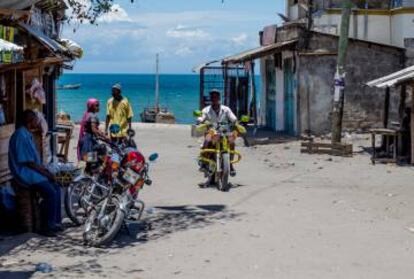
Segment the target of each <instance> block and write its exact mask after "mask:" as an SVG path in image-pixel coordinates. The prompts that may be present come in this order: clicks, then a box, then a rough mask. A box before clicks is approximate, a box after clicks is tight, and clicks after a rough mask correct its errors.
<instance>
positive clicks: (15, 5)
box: [0, 0, 40, 10]
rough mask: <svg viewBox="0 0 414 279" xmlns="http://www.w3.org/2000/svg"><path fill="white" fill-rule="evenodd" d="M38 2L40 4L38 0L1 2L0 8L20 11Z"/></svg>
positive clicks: (5, 0) (4, 0)
mask: <svg viewBox="0 0 414 279" xmlns="http://www.w3.org/2000/svg"><path fill="white" fill-rule="evenodd" d="M38 2H40V0H1V1H0V8H2V9H14V10H22V9H26V8H29V7H31V6H32V5H35V4H36V3H38Z"/></svg>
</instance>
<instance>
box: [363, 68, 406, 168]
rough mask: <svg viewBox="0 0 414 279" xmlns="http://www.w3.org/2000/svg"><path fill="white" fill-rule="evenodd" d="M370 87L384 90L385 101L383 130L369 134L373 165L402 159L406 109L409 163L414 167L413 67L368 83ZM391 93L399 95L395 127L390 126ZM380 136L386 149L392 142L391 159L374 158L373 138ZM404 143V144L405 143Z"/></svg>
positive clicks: (375, 130) (376, 130) (374, 130)
mask: <svg viewBox="0 0 414 279" xmlns="http://www.w3.org/2000/svg"><path fill="white" fill-rule="evenodd" d="M367 85H368V86H370V87H376V88H380V89H385V101H384V128H382V129H373V130H372V131H371V134H372V136H373V148H374V153H373V157H372V161H373V163H375V162H377V161H384V160H385V162H393V163H398V162H400V161H401V159H402V158H403V157H404V156H403V154H401V146H402V145H403V144H404V139H403V136H402V133H403V132H402V129H401V128H402V127H401V126H402V123H403V119H404V117H405V115H404V114H405V110H406V108H410V109H411V117H410V123H409V127H408V129H409V131H407V133H408V134H409V136H410V138H411V140H410V142H411V143H410V150H411V151H410V154H409V155H411V156H410V163H411V164H413V165H414V66H411V67H408V68H406V69H403V70H401V71H398V72H395V73H392V74H390V75H387V76H384V77H382V78H379V79H376V80H373V81H370V82H368V83H367ZM391 93H394V94H396V93H399V94H400V96H399V109H398V118H399V119H398V123H397V125H394V127H393V126H392V125H390V123H389V122H390V121H389V115H390V95H391ZM378 135H380V136H382V137H383V140H384V141H385V143H383V145H385V148H387V147H388V144H387V143H386V141H390V140H391V141H393V142H394V147H393V150H392V157H390V158H384V159H378V158H376V153H375V149H376V148H375V137H376V136H378ZM405 143H406V142H405ZM390 153H391V152H390Z"/></svg>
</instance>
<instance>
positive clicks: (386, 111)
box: [384, 87, 390, 128]
mask: <svg viewBox="0 0 414 279" xmlns="http://www.w3.org/2000/svg"><path fill="white" fill-rule="evenodd" d="M389 115H390V88H389V87H387V88H386V89H385V102H384V128H388V119H389Z"/></svg>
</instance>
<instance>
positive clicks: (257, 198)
mask: <svg viewBox="0 0 414 279" xmlns="http://www.w3.org/2000/svg"><path fill="white" fill-rule="evenodd" d="M136 130H137V142H138V144H139V146H140V147H141V149H142V151H143V152H144V153H145V154H146V155H149V154H150V153H152V152H158V153H159V154H160V158H159V161H158V162H157V163H156V164H154V165H152V166H151V176H152V179H153V185H152V186H151V187H146V188H145V189H144V190H143V191H142V195H141V198H142V199H143V200H144V201H145V202H146V204H147V208H149V210H147V211H146V212H145V214H144V216H143V219H144V220H143V222H142V223H140V224H131V225H130V230H131V233H132V235H133V236H128V235H127V234H126V233H125V232H123V233H122V234H121V235H120V236H119V237H118V238H117V239H116V241H115V242H114V243H113V245H112V247H110V248H106V249H95V248H87V247H85V246H83V245H82V241H81V235H80V233H79V229H76V228H70V229H68V230H67V231H66V232H65V234H63V235H62V236H61V237H59V238H58V239H45V238H41V237H32V236H31V237H27V238H28V240H27V242H24V243H22V244H21V245H19V246H16V247H15V248H14V249H13V250H11V251H10V252H9V253H8V254H6V255H3V256H2V257H1V259H0V262H1V263H2V266H0V270H2V271H5V270H8V271H14V272H18V271H20V272H22V271H30V270H31V269H33V267H34V265H35V264H37V263H39V262H47V263H49V264H51V265H52V266H53V268H54V269H55V271H54V272H53V273H50V274H39V273H35V274H34V276H33V277H32V278H136V279H138V278H146V279H150V278H156V279H165V278H188V279H190V278H191V279H194V278H206V279H207V278H208V279H212V278H214V279H215V278H229V279H232V278H235V279H242V278H246V279H247V278H269V279H271V278H317V279H325V278H326V279H332V278H335V279H341V278H343V279H349V278H353V279H355V278H364V279H369V278H372V279H380V278H384V279H385V278H387V279H389V278H411V276H413V274H414V265H413V262H414V202H413V201H414V187H413V183H412V181H413V176H414V169H413V168H412V167H396V166H393V165H376V166H373V165H371V163H370V160H369V156H368V155H367V154H364V153H358V154H356V155H355V156H354V157H353V158H340V157H330V156H325V155H312V156H311V155H302V154H300V152H299V149H300V143H299V142H297V141H294V142H290V143H286V144H279V145H268V146H258V147H252V148H246V147H240V151H241V152H242V154H243V160H242V162H241V163H240V164H239V165H238V166H237V170H238V176H237V177H236V178H234V179H232V181H233V183H234V186H235V187H234V188H233V189H232V190H231V191H230V192H229V193H222V192H219V191H217V190H215V189H200V188H199V187H198V186H197V184H198V183H200V182H202V181H203V178H202V175H201V174H200V173H199V172H198V171H197V168H198V167H197V164H196V160H195V158H196V156H197V152H198V148H199V144H200V141H199V140H197V139H192V138H190V127H189V126H160V125H145V124H138V125H137V126H136ZM368 144H369V141H368V140H367V138H366V136H363V137H361V139H360V140H358V141H357V142H355V148H356V149H357V150H360V148H359V146H360V145H362V146H367V145H368ZM72 151H73V152H72V153H73V155H74V154H75V153H74V149H73V150H72ZM0 274H1V273H0ZM3 274H5V273H3ZM8 274H12V273H8ZM0 277H1V278H2V279H5V277H3V276H0Z"/></svg>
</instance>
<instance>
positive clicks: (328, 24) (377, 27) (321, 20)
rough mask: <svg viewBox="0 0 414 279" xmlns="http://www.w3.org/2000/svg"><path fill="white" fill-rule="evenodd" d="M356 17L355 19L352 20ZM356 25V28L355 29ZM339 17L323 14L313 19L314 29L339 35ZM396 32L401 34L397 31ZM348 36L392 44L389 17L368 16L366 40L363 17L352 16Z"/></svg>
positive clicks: (337, 15)
mask: <svg viewBox="0 0 414 279" xmlns="http://www.w3.org/2000/svg"><path fill="white" fill-rule="evenodd" d="M354 17H356V19H355V18H354ZM355 24H356V27H355ZM340 26H341V15H339V14H324V15H322V16H319V17H315V18H314V27H315V29H316V30H317V31H319V32H323V33H329V34H335V35H339V31H340ZM396 32H401V31H397V30H396ZM349 35H350V37H351V38H356V39H360V40H368V41H372V42H376V43H381V44H388V45H389V44H392V41H391V17H390V16H382V15H369V16H368V28H367V38H365V16H364V15H352V16H351V22H350V29H349Z"/></svg>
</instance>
